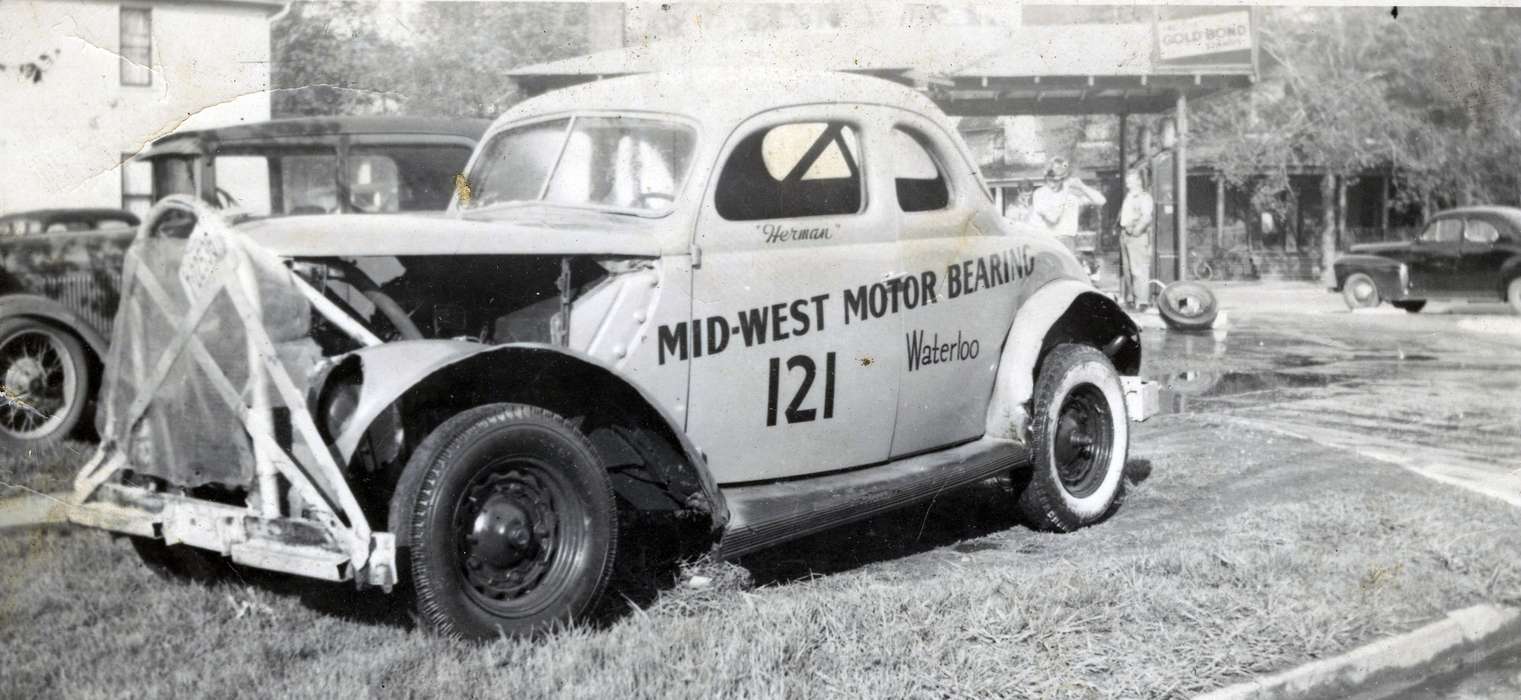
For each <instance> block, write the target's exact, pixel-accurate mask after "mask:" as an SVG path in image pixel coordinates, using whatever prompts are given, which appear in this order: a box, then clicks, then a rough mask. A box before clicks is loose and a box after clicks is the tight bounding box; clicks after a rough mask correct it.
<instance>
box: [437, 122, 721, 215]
mask: <svg viewBox="0 0 1521 700" xmlns="http://www.w3.org/2000/svg"><path fill="white" fill-rule="evenodd" d="M579 117H602V118H613V119H621V118H630V119H642V120H646V121H659V122H668V123H671V124H679V125H681V126H684V127H686V128H687V129H689V130H691V132H692V156H691V162H690V163H688V164H687V169H686V172H685V173H682V175H681V180H680V182H678V183H677V184H676V186H675V191H674V192H672V195H673V196H674V197H675V199H674V200H672V202H671V205H670V206H669V207H666V208H664V209H659V210H654V209H631V208H626V207H608V206H596V205H590V204H566V203H564V202H547V201H545V200H544V196H545V195H546V194H547V193H548V191H549V183H550V182H551V181H552V180H553V179H554V174H555V171H556V170H557V169H558V168H559V167H560V159H561V158H562V157H564V155H565V149H566V148H567V147H568V146H569V145H570V136H571V134H574V133H575V128H576V119H577V118H579ZM560 119H565V120H568V121H567V123H566V125H565V136H564V138H563V139H562V140H561V142H560V150H559V152H557V153H556V154H555V159H554V163H553V165H551V166H550V168H549V172H548V173H547V174H546V175H545V176H544V181H543V182H542V183H540V185H539V189H540V191H539V196H538V197H537V198H535V199H532V200H521V201H510V202H497V203H495V204H488V205H485V206H475V205H462V204H461V203H460V201H459V199H460V188H458V187H456V188H454V194H453V195H451V196H450V197H449V206H448V209H447V211H451V212H454V211H459V212H473V213H475V214H479V213H481V212H483V211H487V210H490V209H493V208H496V207H501V206H508V207H512V206H529V205H535V206H554V207H564V208H566V209H575V210H581V211H595V212H604V213H613V214H628V215H631V216H638V217H641V218H645V219H664V218H666V217H669V216H671V215H672V214H675V213H676V212H677V211H678V210H679V209H681V203H682V197H683V193H684V192H686V190H687V188H688V187H689V186H691V183H692V180H694V179H697V178H695V177H694V175H695V174H696V173H697V171H698V169H699V168H700V167H702V160H703V159H704V158H705V157H706V155H705V154H706V152H705V151H704V150H703V149H704V147H705V146H706V139H707V134H706V132H705V129H704V128H703V124H702V123H701V122H698V121H697V120H695V119H693V118H691V117H688V116H685V115H682V114H676V113H673V112H658V111H653V110H639V109H628V110H609V109H568V110H560V111H556V112H545V113H544V114H536V115H534V116H532V117H527V118H524V119H519V120H516V121H513V122H511V123H508V124H503V125H501V127H500V128H492V129H488V130H487V131H486V133H484V134H482V135H481V138H480V141H478V142H476V145H475V147H474V148H473V149H472V155H471V156H470V158H469V160H467V161H466V162H465V167H464V173H463V174H464V176H465V182H466V184H467V185H469V187H470V188H471V189H475V188H476V183H477V175H479V174H480V169H481V167H482V166H483V165H484V164H483V163H482V161H481V159H482V158H484V157H485V155H486V152H487V149H488V147H489V145H490V144H491V142H492V141H494V140H495V139H496V138H497V137H498V136H501V135H502V134H503V133H506V132H508V131H512V130H515V129H519V128H522V127H526V126H532V125H534V124H540V123H543V122H552V121H557V120H560Z"/></svg>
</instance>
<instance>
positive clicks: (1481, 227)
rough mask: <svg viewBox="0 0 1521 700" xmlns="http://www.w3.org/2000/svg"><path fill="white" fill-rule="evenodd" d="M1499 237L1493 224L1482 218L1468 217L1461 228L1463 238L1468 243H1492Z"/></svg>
mask: <svg viewBox="0 0 1521 700" xmlns="http://www.w3.org/2000/svg"><path fill="white" fill-rule="evenodd" d="M1499 239H1500V232H1499V231H1498V230H1496V229H1495V225H1494V224H1492V223H1489V222H1488V221H1485V220H1483V219H1469V220H1468V225H1467V226H1466V227H1464V228H1463V240H1464V241H1467V242H1469V243H1494V242H1495V241H1497V240H1499Z"/></svg>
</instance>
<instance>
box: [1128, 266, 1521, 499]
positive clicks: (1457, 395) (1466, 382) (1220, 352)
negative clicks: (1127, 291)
mask: <svg viewBox="0 0 1521 700" xmlns="http://www.w3.org/2000/svg"><path fill="white" fill-rule="evenodd" d="M1322 294H1323V296H1322ZM1222 298H1223V302H1224V303H1223V306H1224V308H1225V309H1226V313H1227V316H1228V320H1229V327H1228V328H1227V329H1225V330H1216V331H1214V332H1212V333H1202V334H1198V333H1194V334H1185V333H1170V332H1167V331H1164V330H1153V331H1151V332H1149V333H1147V337H1146V340H1145V343H1146V346H1147V347H1146V352H1145V354H1144V357H1145V365H1144V367H1143V372H1144V373H1145V374H1146V375H1148V376H1150V377H1153V378H1157V379H1160V380H1162V381H1164V382H1165V384H1164V386H1165V391H1164V396H1163V408H1164V410H1168V411H1174V412H1210V413H1223V414H1227V415H1230V416H1232V417H1234V418H1236V419H1238V420H1240V421H1242V422H1244V423H1248V424H1253V425H1259V426H1266V427H1271V428H1274V429H1278V430H1281V431H1284V432H1291V433H1294V434H1296V435H1300V436H1303V437H1309V438H1311V439H1314V440H1317V441H1320V442H1323V443H1325V444H1328V445H1333V446H1336V447H1342V448H1352V449H1357V450H1358V451H1360V452H1363V453H1364V454H1368V455H1370V456H1375V457H1379V458H1383V459H1389V460H1390V461H1396V462H1401V463H1403V464H1405V466H1409V467H1415V468H1422V469H1426V470H1428V471H1429V472H1430V475H1432V476H1434V477H1437V478H1441V479H1443V480H1447V481H1450V482H1454V483H1457V482H1466V483H1467V485H1470V486H1480V487H1485V488H1489V489H1491V491H1492V493H1491V495H1501V493H1500V492H1503V493H1504V494H1508V495H1509V496H1510V497H1511V498H1512V499H1513V502H1514V503H1516V504H1517V505H1521V316H1516V315H1514V314H1512V313H1510V312H1509V309H1508V308H1507V307H1505V306H1503V305H1498V304H1491V305H1451V306H1446V307H1443V306H1435V307H1434V308H1433V309H1432V310H1434V311H1436V313H1421V314H1407V313H1405V312H1403V311H1398V310H1394V309H1377V310H1374V311H1372V312H1357V313H1352V312H1349V311H1347V310H1346V309H1345V308H1341V307H1340V305H1339V302H1337V301H1336V297H1335V296H1334V295H1331V294H1328V293H1321V292H1319V290H1316V289H1314V288H1313V287H1308V286H1299V287H1290V288H1287V289H1283V288H1272V287H1269V288H1266V289H1263V288H1246V287H1241V288H1226V289H1225V290H1224V291H1223V293H1222ZM1143 324H1145V325H1148V326H1160V321H1159V319H1155V318H1154V317H1153V318H1143ZM1481 482H1482V483H1481Z"/></svg>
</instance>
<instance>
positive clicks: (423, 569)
mask: <svg viewBox="0 0 1521 700" xmlns="http://www.w3.org/2000/svg"><path fill="white" fill-rule="evenodd" d="M390 518H391V528H392V530H393V531H394V532H396V533H397V543H398V545H399V546H401V547H403V548H404V549H405V550H406V555H405V556H402V557H400V558H399V559H400V560H401V562H402V564H403V569H404V572H405V580H406V581H407V582H408V583H409V584H410V586H411V587H412V589H413V594H414V595H415V596H416V603H417V608H418V612H419V613H420V614H421V617H422V618H423V619H424V620H425V621H426V622H427V623H428V624H429V626H431V627H432V628H433V629H434V630H436V631H438V632H439V633H441V634H444V635H446V636H450V637H456V638H464V639H477V640H489V639H495V638H497V637H499V636H502V635H507V636H531V635H534V634H539V633H542V632H546V631H548V630H551V629H555V628H558V627H560V626H563V625H565V624H567V623H574V622H576V621H578V620H581V619H583V618H584V617H585V616H587V615H589V614H590V613H591V612H592V611H593V610H594V608H595V606H596V604H597V602H598V600H599V599H600V598H601V596H602V592H603V589H604V588H605V587H606V585H607V582H608V579H609V578H610V576H611V574H612V569H613V562H614V558H615V556H616V554H617V545H618V531H617V506H616V502H615V500H614V498H613V489H612V480H611V478H610V477H609V476H608V474H607V470H606V468H605V467H604V466H603V464H602V463H601V459H600V457H598V453H597V451H596V449H595V448H594V447H592V445H591V442H590V441H589V440H587V438H586V436H585V435H583V434H582V433H581V431H580V430H578V429H576V427H575V426H574V425H572V424H571V423H570V422H569V421H567V420H566V419H564V418H563V417H561V416H558V415H556V414H554V413H551V412H549V411H547V410H544V409H542V408H538V407H536V406H527V405H523V404H493V405H487V406H480V407H477V408H472V409H470V410H468V411H465V412H463V413H460V414H458V415H456V416H454V417H453V418H450V419H449V420H447V421H444V423H443V424H442V425H440V426H439V427H438V428H436V429H434V431H433V432H432V433H430V434H429V435H428V437H427V438H425V439H424V440H423V442H422V444H420V445H418V447H417V450H416V451H415V452H413V454H412V457H411V459H409V460H408V462H407V467H406V469H405V470H404V471H403V472H402V476H401V481H400V483H398V484H397V487H396V493H395V495H394V496H393V497H392V500H391V514H390Z"/></svg>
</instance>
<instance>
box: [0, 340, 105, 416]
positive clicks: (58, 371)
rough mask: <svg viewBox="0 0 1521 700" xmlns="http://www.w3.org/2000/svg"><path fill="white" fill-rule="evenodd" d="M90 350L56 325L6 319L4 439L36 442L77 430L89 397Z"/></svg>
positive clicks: (1, 376) (1, 404)
mask: <svg viewBox="0 0 1521 700" xmlns="http://www.w3.org/2000/svg"><path fill="white" fill-rule="evenodd" d="M84 353H85V350H84V346H83V345H82V344H81V343H80V342H79V340H78V339H77V338H75V337H74V336H73V335H72V334H70V333H69V332H67V331H64V330H62V329H60V328H57V327H55V326H51V325H48V324H45V323H41V322H39V321H34V320H31V319H11V320H9V321H4V322H0V382H3V383H4V384H3V386H0V392H3V395H4V396H3V399H4V400H0V438H3V439H4V441H6V442H8V443H11V444H13V445H20V444H35V443H39V442H45V441H52V440H57V439H62V438H64V437H66V436H67V435H68V434H69V433H70V432H72V431H73V429H74V428H75V427H76V426H77V425H78V424H79V419H80V415H81V414H82V413H83V411H84V403H85V401H86V399H87V391H88V383H89V378H88V367H87V366H86V364H85V358H84Z"/></svg>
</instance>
